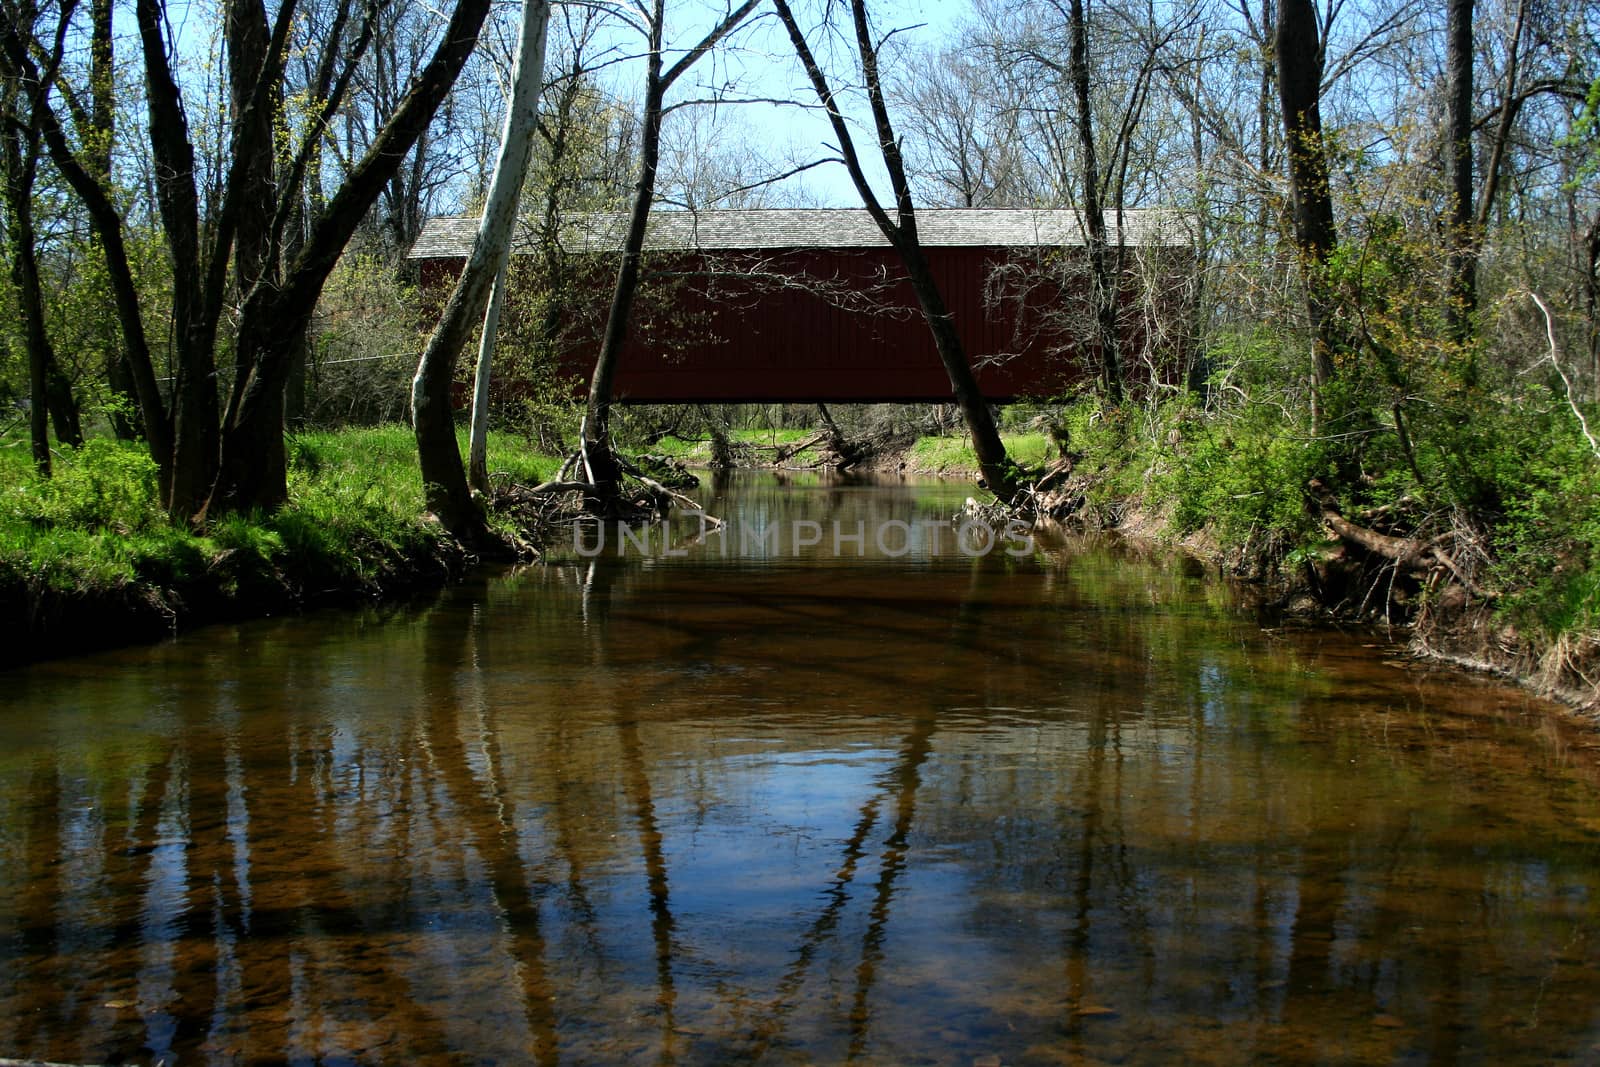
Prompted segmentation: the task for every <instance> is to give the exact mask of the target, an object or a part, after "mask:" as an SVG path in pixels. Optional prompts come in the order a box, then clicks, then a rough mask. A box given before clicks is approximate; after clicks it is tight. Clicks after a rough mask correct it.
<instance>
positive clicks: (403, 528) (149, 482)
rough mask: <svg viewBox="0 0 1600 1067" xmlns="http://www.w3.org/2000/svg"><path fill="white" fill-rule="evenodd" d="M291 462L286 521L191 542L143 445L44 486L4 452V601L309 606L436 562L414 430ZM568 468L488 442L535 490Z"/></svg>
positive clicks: (259, 519) (236, 519)
mask: <svg viewBox="0 0 1600 1067" xmlns="http://www.w3.org/2000/svg"><path fill="white" fill-rule="evenodd" d="M465 447H466V442H465V440H464V439H463V441H462V448H463V451H465ZM287 455H288V464H289V501H288V503H287V504H286V505H285V506H284V507H283V508H281V509H280V510H278V511H276V512H273V513H270V514H244V515H229V516H224V517H221V518H219V519H217V520H215V521H213V522H212V523H211V524H210V525H209V526H208V527H207V528H205V529H204V530H193V529H190V528H188V527H187V526H185V525H182V524H173V523H170V522H168V521H167V519H166V516H165V515H164V513H163V512H162V509H161V505H160V499H159V493H158V490H157V485H156V468H155V464H154V463H153V462H152V461H151V460H150V458H149V456H148V454H147V453H146V452H145V451H144V449H143V448H142V447H140V446H136V445H128V444H121V443H118V442H115V441H110V440H94V441H90V442H89V443H88V444H87V445H85V447H84V448H83V449H81V450H79V451H77V452H72V451H63V452H62V453H61V454H60V455H58V456H57V457H56V460H55V464H54V467H55V470H54V476H53V477H51V478H48V479H47V478H41V477H39V475H38V474H37V473H35V471H34V469H33V466H32V464H31V462H30V460H29V457H28V453H27V452H26V450H25V449H21V448H11V447H7V448H0V591H9V592H8V593H7V595H11V594H15V593H17V592H18V591H21V590H33V591H34V592H35V593H40V592H43V591H47V590H49V591H55V592H57V593H73V594H91V593H94V592H97V591H99V592H104V591H111V590H121V589H125V588H127V587H129V586H148V587H151V588H153V589H161V588H171V587H178V586H185V585H190V584H195V583H200V584H204V585H206V586H208V587H212V588H214V589H215V591H216V592H218V593H220V594H222V595H224V596H228V597H242V596H247V595H248V594H249V592H250V590H251V589H254V588H260V587H263V586H266V585H270V586H273V587H275V588H277V589H278V590H279V591H280V592H281V591H282V590H283V589H289V590H292V591H294V592H296V593H299V594H305V595H311V596H314V595H316V594H318V593H320V592H323V591H325V590H329V589H339V588H369V587H376V586H381V585H382V584H383V583H384V581H385V580H386V579H391V578H395V577H397V576H401V575H403V574H404V573H405V572H406V571H408V570H409V569H411V568H413V567H415V566H416V565H417V562H418V561H419V560H423V559H427V558H429V557H432V556H435V555H437V553H438V550H439V548H440V545H441V542H442V540H443V538H444V533H443V531H442V530H440V529H439V527H438V526H437V525H436V524H433V523H429V522H426V521H424V519H423V496H422V484H421V481H420V478H419V476H418V473H417V459H416V442H415V439H414V438H413V437H412V434H411V430H410V428H409V427H406V426H385V427H378V428H374V429H358V430H340V431H329V432H317V433H306V434H298V435H294V436H291V437H290V438H289V440H288V442H287ZM559 466H560V460H559V459H558V458H556V457H552V456H545V455H540V454H538V453H536V452H532V451H530V450H529V449H528V448H527V447H526V445H525V443H524V442H523V441H522V440H521V439H520V438H516V437H511V436H506V435H494V436H491V438H490V448H489V468H490V471H491V474H492V475H500V476H503V477H505V478H507V479H510V480H513V481H517V482H522V483H534V482H538V481H541V480H543V479H544V478H546V477H548V476H549V475H550V474H551V473H553V472H554V471H555V470H556V469H557V467H559Z"/></svg>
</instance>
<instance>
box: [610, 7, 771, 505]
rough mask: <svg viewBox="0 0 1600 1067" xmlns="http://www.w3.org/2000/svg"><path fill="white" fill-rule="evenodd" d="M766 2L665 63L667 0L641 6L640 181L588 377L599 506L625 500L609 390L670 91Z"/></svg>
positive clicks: (740, 10) (741, 11)
mask: <svg viewBox="0 0 1600 1067" xmlns="http://www.w3.org/2000/svg"><path fill="white" fill-rule="evenodd" d="M759 2H760V0H745V2H744V3H742V4H740V5H739V6H738V7H736V8H732V9H731V10H729V11H728V13H727V14H725V15H724V16H723V17H722V19H721V20H720V21H719V22H718V23H717V24H716V25H715V26H714V27H712V29H711V31H710V32H709V33H707V34H706V35H705V36H704V37H703V38H701V40H700V42H699V43H698V44H696V45H695V46H694V47H693V48H691V49H689V50H688V51H687V52H685V53H684V54H683V55H682V56H680V57H679V58H678V60H677V62H675V63H673V64H672V65H671V66H670V67H668V66H666V62H665V56H664V53H663V49H664V47H665V35H666V19H667V11H666V0H654V3H653V5H652V6H651V8H650V10H649V11H648V12H645V11H644V10H643V8H642V6H641V8H640V15H641V18H642V24H641V25H640V26H639V27H638V28H639V29H640V31H641V32H642V33H643V34H644V36H645V39H646V41H647V45H646V50H645V88H644V109H643V118H642V121H641V125H640V135H639V171H638V175H637V177H636V178H635V181H634V187H633V198H632V201H631V203H630V205H629V208H628V228H627V232H626V235H625V237H624V238H623V246H622V254H621V259H620V261H619V262H618V265H617V277H616V283H615V285H614V286H613V287H612V292H611V306H610V308H609V310H608V311H607V313H606V329H605V334H604V336H603V337H602V339H601V342H600V351H599V354H598V355H597V356H596V357H595V363H594V373H593V375H592V376H591V377H590V380H589V400H588V404H587V407H586V409H585V414H584V422H583V442H582V446H581V447H582V451H583V462H584V467H585V473H586V474H587V475H588V479H589V485H590V489H589V506H590V507H591V508H592V509H594V510H596V511H601V512H614V511H615V510H616V509H617V508H618V506H619V504H620V501H621V479H622V469H621V466H620V465H619V464H618V462H617V457H616V453H615V452H614V451H613V449H612V445H611V393H612V389H613V383H614V381H615V379H616V369H617V360H618V358H620V356H621V355H622V348H623V345H625V344H626V343H627V340H628V332H629V327H630V320H631V317H632V314H633V303H634V297H635V296H636V295H637V293H638V289H639V276H640V269H641V265H642V261H643V257H644V237H645V228H646V226H647V225H648V224H649V221H650V209H651V206H652V204H653V203H654V201H655V189H656V170H657V167H658V165H659V163H660V159H661V123H662V120H663V119H665V117H666V115H667V113H668V112H669V111H670V110H672V108H673V107H676V106H677V105H672V107H669V106H668V105H667V103H666V97H667V93H668V92H669V91H670V90H671V88H672V86H673V84H674V83H675V82H677V80H678V79H679V78H681V77H682V76H683V75H684V73H685V72H687V71H688V70H689V69H690V68H692V67H693V66H694V65H695V64H696V63H698V62H699V61H700V60H701V59H702V58H703V57H704V56H705V55H706V54H707V53H708V52H710V51H711V49H712V48H714V47H716V45H717V42H718V41H720V40H722V38H724V37H725V36H727V35H728V34H729V33H731V32H732V31H733V30H734V29H735V28H736V27H737V26H738V25H739V24H740V23H741V22H743V21H744V20H745V19H746V18H747V17H749V15H750V13H751V12H752V11H754V10H755V9H756V6H757V4H758V3H759Z"/></svg>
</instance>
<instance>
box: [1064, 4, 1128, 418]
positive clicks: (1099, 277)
mask: <svg viewBox="0 0 1600 1067" xmlns="http://www.w3.org/2000/svg"><path fill="white" fill-rule="evenodd" d="M1067 24H1068V26H1069V27H1070V29H1071V33H1072V61H1071V63H1072V67H1071V77H1072V93H1073V102H1074V103H1075V104H1076V105H1077V109H1076V115H1075V118H1076V120H1077V127H1078V147H1079V150H1080V151H1081V152H1082V153H1083V156H1082V158H1083V186H1082V188H1083V216H1084V222H1085V224H1086V228H1087V230H1088V231H1089V233H1088V236H1089V240H1088V245H1089V287H1090V291H1091V299H1092V300H1093V302H1094V315H1095V326H1096V331H1095V332H1096V338H1095V339H1096V340H1097V341H1098V342H1099V349H1100V387H1101V388H1102V389H1104V390H1105V393H1106V396H1107V398H1109V399H1110V400H1111V401H1112V402H1113V403H1116V402H1118V401H1120V400H1121V399H1122V356H1121V352H1122V341H1121V337H1120V335H1119V331H1118V329H1117V298H1118V293H1119V291H1120V290H1121V288H1122V286H1121V284H1120V281H1119V278H1118V277H1117V276H1116V275H1114V274H1113V273H1112V271H1111V269H1110V265H1109V264H1108V263H1107V261H1106V213H1105V206H1104V205H1103V204H1102V203H1101V201H1100V169H1099V166H1098V165H1097V163H1096V160H1095V144H1094V112H1093V111H1092V110H1091V108H1090V106H1089V28H1088V21H1087V20H1086V19H1085V18H1084V15H1083V0H1069V5H1068V16H1067Z"/></svg>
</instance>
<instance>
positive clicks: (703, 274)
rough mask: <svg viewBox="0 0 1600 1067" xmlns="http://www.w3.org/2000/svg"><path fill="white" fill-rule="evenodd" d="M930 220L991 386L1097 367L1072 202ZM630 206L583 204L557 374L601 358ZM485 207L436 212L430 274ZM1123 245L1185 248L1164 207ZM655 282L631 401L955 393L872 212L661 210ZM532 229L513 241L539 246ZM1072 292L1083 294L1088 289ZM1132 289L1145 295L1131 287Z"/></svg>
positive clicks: (443, 271)
mask: <svg viewBox="0 0 1600 1067" xmlns="http://www.w3.org/2000/svg"><path fill="white" fill-rule="evenodd" d="M917 220H918V230H919V233H920V236H921V240H922V245H923V247H924V249H925V251H926V254H927V257H928V260H929V262H930V264H931V265H932V267H933V271H934V275H935V277H936V278H937V280H938V283H939V287H940V290H941V292H942V293H943V294H944V298H945V302H946V304H947V305H948V307H949V309H950V314H951V317H952V319H953V320H954V323H955V326H956V330H957V332H958V333H959V334H960V336H961V339H962V342H963V343H964V345H965V347H966V351H967V356H968V358H969V359H970V360H971V361H972V363H973V366H974V369H975V370H976V373H977V376H978V383H979V385H980V387H981V388H982V389H983V392H984V395H985V396H987V397H988V398H989V399H991V400H995V401H1005V400H1013V399H1017V398H1022V397H1050V396H1059V395H1060V394H1061V393H1062V391H1063V390H1064V389H1065V388H1066V387H1067V386H1069V385H1070V384H1071V383H1072V382H1073V381H1075V380H1076V379H1078V378H1080V377H1082V375H1083V373H1084V369H1085V368H1086V367H1088V366H1091V365H1092V356H1093V352H1092V351H1088V350H1086V349H1085V346H1084V345H1083V344H1082V343H1080V342H1079V338H1080V337H1088V336H1090V335H1091V333H1092V331H1091V330H1090V329H1089V327H1088V325H1087V324H1088V323H1089V322H1090V321H1091V316H1090V315H1089V314H1088V312H1087V311H1086V310H1084V309H1079V311H1077V312H1074V311H1073V304H1074V301H1076V303H1077V304H1080V305H1081V304H1082V303H1083V299H1082V293H1083V292H1084V291H1085V288H1086V287H1085V286H1084V284H1083V280H1082V279H1083V273H1082V262H1083V255H1082V250H1083V243H1084V237H1083V235H1084V228H1083V224H1082V219H1081V217H1080V216H1079V214H1078V213H1077V212H1075V211H1072V210H1060V209H1058V210H998V209H973V210H927V211H921V212H918V215H917ZM625 225H626V217H625V216H623V215H620V214H586V215H578V216H575V217H573V218H572V219H571V220H569V222H568V223H567V224H566V225H565V227H564V229H563V232H562V238H561V243H562V245H563V247H564V248H565V249H566V250H567V251H568V252H569V253H576V254H577V256H576V258H577V259H578V260H579V261H582V262H586V263H588V264H590V269H589V271H588V273H587V276H586V278H585V281H584V282H583V283H582V284H581V285H580V286H579V287H578V291H581V292H583V293H584V294H585V295H584V296H583V297H582V298H581V299H580V301H579V303H582V304H584V305H585V306H584V307H582V308H578V309H570V310H573V311H575V312H582V314H573V315H570V316H569V318H571V319H574V320H576V321H580V322H587V323H589V324H590V325H589V327H588V328H587V329H578V330H576V331H570V330H569V331H568V333H567V335H566V340H565V341H564V342H563V344H562V345H561V346H560V347H561V357H560V363H561V366H560V373H561V374H562V375H563V376H568V375H570V376H573V377H575V378H577V379H579V380H581V381H584V382H586V381H587V380H588V377H589V374H590V372H591V371H592V369H593V365H594V357H595V352H596V351H597V349H598V344H599V327H600V326H601V325H603V320H604V314H605V309H606V304H607V302H608V300H609V297H610V278H609V275H610V273H611V272H612V271H614V269H615V255H616V251H617V250H618V249H619V248H620V247H621V244H622V233H623V228H624V226H625ZM476 226H477V220H476V218H436V219H433V220H430V221H429V222H428V224H427V226H426V227H425V228H424V230H423V233H422V236H421V237H420V238H419V239H418V241H417V244H416V246H415V247H414V248H413V249H412V251H411V258H412V259H414V260H418V261H420V263H421V268H422V279H423V284H424V286H425V287H433V288H441V289H442V288H447V287H448V286H449V285H451V284H452V283H453V282H454V280H455V278H456V276H457V274H459V272H460V270H461V267H462V265H463V264H464V263H465V261H466V255H467V253H468V251H469V250H470V248H471V245H472V238H473V233H474V231H475V229H476ZM1124 232H1125V233H1126V234H1127V245H1128V247H1129V248H1130V249H1131V250H1132V251H1134V252H1136V253H1139V254H1146V253H1149V252H1152V251H1157V250H1161V251H1166V252H1168V253H1169V254H1171V253H1175V254H1176V255H1175V256H1174V261H1175V262H1176V261H1179V260H1180V259H1181V258H1182V257H1183V256H1185V255H1186V250H1187V248H1188V244H1189V241H1188V237H1187V235H1186V234H1185V233H1184V231H1183V229H1182V226H1181V220H1180V219H1178V218H1177V217H1176V216H1174V215H1173V214H1172V213H1169V212H1155V211H1145V212H1130V213H1128V216H1127V218H1126V222H1125V230H1124ZM645 247H646V253H647V259H646V271H647V278H648V282H647V285H646V292H644V293H642V294H641V300H640V303H639V306H638V310H637V311H636V314H635V316H634V324H633V328H632V330H631V334H630V340H629V342H628V344H627V345H626V347H625V348H624V350H623V353H622V356H621V358H620V359H619V361H618V367H617V376H616V398H617V399H618V400H619V401H621V402H624V403H628V402H633V403H687V402H719V403H729V402H746V401H751V402H810V401H825V402H878V401H901V402H936V403H937V402H947V401H949V400H950V398H951V391H950V383H949V379H948V378H947V377H946V376H945V371H944V366H943V364H942V363H941V362H940V360H939V356H938V353H937V351H936V350H935V349H934V345H933V339H932V337H931V335H930V333H929V331H928V327H927V325H926V324H925V323H924V321H923V319H922V317H921V314H920V313H919V312H918V310H917V302H916V298H915V296H914V294H913V293H912V290H911V286H910V283H909V282H908V281H906V279H905V275H904V272H903V270H902V268H901V266H900V261H899V257H898V256H897V255H896V253H895V252H894V250H893V249H892V248H891V247H890V246H889V244H888V242H887V241H886V240H885V239H884V237H883V235H882V234H881V233H880V232H879V231H878V229H877V227H876V226H875V225H874V224H873V222H872V220H871V218H870V217H869V216H868V215H867V213H866V212H865V211H862V210H848V209H759V210H737V211H701V212H688V211H658V212H656V213H655V214H654V216H653V217H652V220H651V228H650V230H649V236H648V238H647V241H646V246H645ZM534 250H535V249H534V247H533V244H532V242H531V241H530V242H523V243H520V244H519V245H518V246H516V247H515V248H514V251H516V252H517V253H519V254H529V253H532V252H533V251H534ZM1075 294H1076V295H1075ZM1130 295H1132V294H1130Z"/></svg>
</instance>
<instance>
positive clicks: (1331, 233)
mask: <svg viewBox="0 0 1600 1067" xmlns="http://www.w3.org/2000/svg"><path fill="white" fill-rule="evenodd" d="M1275 51H1276V53H1277V62H1278V99H1279V103H1280V105H1281V107H1282V114H1283V130H1284V140H1285V145H1286V150H1287V155H1288V158H1289V190H1290V199H1291V201H1292V211H1293V217H1294V234H1295V244H1296V246H1297V247H1298V249H1299V252H1300V260H1301V265H1302V267H1303V269H1304V273H1305V288H1306V310H1307V312H1308V314H1309V315H1310V319H1311V331H1312V356H1311V383H1312V410H1313V414H1314V415H1315V414H1317V413H1319V412H1320V407H1319V397H1320V394H1321V392H1322V390H1323V389H1324V388H1325V387H1326V386H1327V385H1328V383H1329V382H1331V381H1332V380H1333V375H1334V361H1333V357H1334V353H1335V352H1336V351H1337V350H1338V349H1339V347H1340V340H1339V333H1338V329H1337V324H1336V322H1335V318H1334V310H1333V304H1332V294H1331V293H1330V292H1329V287H1328V280H1327V267H1328V260H1329V259H1330V258H1331V257H1332V255H1333V252H1334V249H1335V247H1336V246H1337V243H1338V234H1337V231H1336V230H1335V229H1334V223H1333V193H1332V191H1331V189H1330V188H1329V186H1328V155H1327V148H1326V146H1325V145H1324V143H1323V139H1322V106H1321V101H1322V69H1323V55H1324V53H1323V42H1322V35H1321V28H1320V26H1319V25H1318V22H1317V10H1316V6H1315V4H1314V3H1313V2H1312V0H1282V3H1281V4H1280V6H1279V11H1278V29H1277V37H1276V39H1275Z"/></svg>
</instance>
